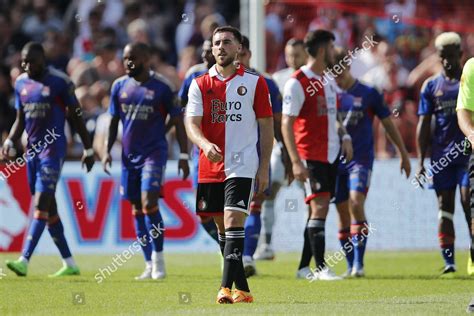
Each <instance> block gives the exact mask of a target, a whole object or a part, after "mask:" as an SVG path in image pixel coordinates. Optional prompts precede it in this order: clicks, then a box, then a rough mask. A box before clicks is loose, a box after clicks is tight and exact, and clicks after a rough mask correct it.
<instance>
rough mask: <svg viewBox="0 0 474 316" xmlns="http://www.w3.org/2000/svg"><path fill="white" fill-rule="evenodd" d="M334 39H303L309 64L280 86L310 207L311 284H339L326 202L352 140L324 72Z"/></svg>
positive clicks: (288, 139) (288, 136)
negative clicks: (328, 248) (327, 255)
mask: <svg viewBox="0 0 474 316" xmlns="http://www.w3.org/2000/svg"><path fill="white" fill-rule="evenodd" d="M334 40H335V37H334V34H333V33H331V32H329V31H326V30H317V31H311V32H308V34H306V37H305V48H306V51H307V52H308V55H309V57H308V62H307V64H306V65H304V66H303V67H301V68H300V69H299V70H297V71H296V72H295V73H294V74H293V75H292V78H291V79H290V80H289V81H288V82H287V83H286V85H285V93H284V97H283V119H282V133H283V138H284V140H285V145H286V146H287V149H288V153H289V155H290V157H291V162H292V169H293V174H294V177H295V179H297V180H299V181H301V182H304V184H305V191H306V199H305V202H306V203H307V204H309V205H310V207H311V214H310V217H309V219H308V223H307V225H306V231H307V232H306V235H307V239H306V240H307V242H305V244H306V248H307V247H308V246H310V249H311V252H312V254H313V257H314V259H315V260H316V267H317V269H316V271H315V273H314V278H313V279H315V280H328V281H331V280H340V279H341V278H340V277H338V276H336V275H335V273H334V272H333V271H332V270H331V269H330V268H329V267H328V266H327V265H326V262H325V259H324V251H325V244H326V240H325V222H326V217H327V214H328V211H329V200H330V199H331V197H332V196H333V195H334V189H335V184H336V183H335V182H336V181H335V180H336V173H337V164H338V158H339V155H340V154H342V155H343V156H344V157H346V159H347V160H348V161H350V160H351V159H352V143H351V137H350V136H349V135H348V134H347V131H346V130H345V128H344V126H343V125H342V124H340V123H339V122H338V120H337V94H336V88H337V87H336V84H335V82H334V81H333V80H328V78H327V77H325V70H326V69H327V68H328V67H331V66H332V65H333V64H334ZM341 141H342V144H341ZM304 248H305V246H303V249H304ZM303 259H304V258H303V257H302V260H303ZM308 265H309V262H308ZM304 268H306V269H307V270H309V268H308V267H301V264H300V270H301V269H304Z"/></svg>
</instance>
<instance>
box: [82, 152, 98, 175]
mask: <svg viewBox="0 0 474 316" xmlns="http://www.w3.org/2000/svg"><path fill="white" fill-rule="evenodd" d="M81 162H82V168H84V166H86V170H87V172H89V171H91V170H92V167H93V166H94V163H95V159H94V155H92V156H87V154H85V153H84V154H83V155H82V158H81Z"/></svg>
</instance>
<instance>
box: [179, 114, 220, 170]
mask: <svg viewBox="0 0 474 316" xmlns="http://www.w3.org/2000/svg"><path fill="white" fill-rule="evenodd" d="M201 121H202V116H192V117H186V119H185V127H186V133H187V134H188V137H189V139H190V140H191V141H192V142H193V143H194V144H196V146H198V147H199V148H201V149H202V151H204V154H205V155H206V157H207V159H209V160H210V161H211V162H214V163H215V162H219V161H222V159H223V156H222V154H221V153H222V151H221V149H220V148H219V146H217V145H216V144H213V143H211V142H210V141H209V140H207V138H206V137H204V134H203V133H202V130H201Z"/></svg>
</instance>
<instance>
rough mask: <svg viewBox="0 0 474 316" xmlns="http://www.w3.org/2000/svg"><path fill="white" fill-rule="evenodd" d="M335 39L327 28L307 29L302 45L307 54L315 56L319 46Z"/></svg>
mask: <svg viewBox="0 0 474 316" xmlns="http://www.w3.org/2000/svg"><path fill="white" fill-rule="evenodd" d="M335 39H336V37H335V36H334V34H333V33H332V32H330V31H327V30H317V31H309V32H308V33H307V34H306V36H305V38H304V45H305V48H306V51H307V52H308V54H309V55H311V56H313V57H316V55H317V53H318V50H319V49H320V48H321V47H324V46H326V45H327V44H328V43H329V42H330V41H334V40H335Z"/></svg>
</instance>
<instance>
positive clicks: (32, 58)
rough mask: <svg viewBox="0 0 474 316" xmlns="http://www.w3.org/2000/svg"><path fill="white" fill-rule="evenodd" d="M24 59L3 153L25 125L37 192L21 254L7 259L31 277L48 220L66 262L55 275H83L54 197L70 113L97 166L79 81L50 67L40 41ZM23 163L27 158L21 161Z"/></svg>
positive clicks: (85, 160)
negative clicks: (79, 96) (32, 261)
mask: <svg viewBox="0 0 474 316" xmlns="http://www.w3.org/2000/svg"><path fill="white" fill-rule="evenodd" d="M21 58H22V61H21V67H22V68H23V70H24V71H25V73H23V74H21V75H20V76H19V77H18V79H17V80H16V83H15V107H16V110H17V117H16V121H15V124H14V125H13V127H12V130H11V132H10V135H9V136H8V138H7V140H6V141H5V143H4V145H3V149H2V153H3V155H4V157H9V151H10V149H11V148H12V147H13V144H14V143H15V142H16V141H17V140H18V139H19V138H20V137H21V134H22V133H23V130H26V133H27V135H28V145H27V152H26V165H27V168H28V182H29V186H30V191H31V194H33V195H34V201H35V202H34V203H35V212H34V219H33V221H32V222H31V226H30V230H29V232H28V237H27V238H26V243H25V245H24V248H23V252H22V255H21V257H20V258H19V259H18V260H15V261H9V260H7V262H6V264H7V267H8V268H9V269H10V270H12V271H13V272H15V273H16V274H17V275H18V276H26V274H27V272H28V263H29V261H30V259H31V256H32V255H33V252H34V250H35V248H36V245H37V244H38V242H39V239H40V238H41V235H42V233H43V231H44V228H45V226H46V225H47V226H48V231H49V233H50V235H51V237H52V238H53V241H54V243H55V244H56V247H58V249H59V252H60V253H61V256H62V258H63V267H62V268H61V269H60V270H59V271H57V272H56V273H55V274H53V275H51V276H53V277H60V276H66V275H78V274H80V272H79V268H78V267H77V265H76V263H75V261H74V258H73V257H72V254H71V251H70V250H69V246H68V244H67V241H66V238H65V236H64V227H63V224H62V222H61V219H60V218H59V214H58V205H57V203H56V198H55V192H56V185H57V182H58V180H59V176H60V174H61V168H62V166H63V162H64V157H65V155H66V136H65V135H64V123H65V120H66V118H68V121H69V123H70V124H71V125H72V126H73V127H74V128H75V130H77V131H78V133H79V136H80V137H81V140H82V143H83V144H84V148H85V150H84V155H83V156H82V166H84V165H85V166H86V168H87V172H89V171H90V170H91V169H92V166H93V165H94V151H93V149H92V143H91V140H90V139H89V134H88V132H87V129H86V127H85V125H84V121H83V120H82V118H81V109H80V107H79V102H78V101H77V99H76V96H75V94H74V84H73V83H72V82H71V80H70V79H69V78H68V77H67V76H66V74H64V73H62V72H60V71H59V70H56V69H54V68H52V67H47V66H46V59H45V53H44V49H43V47H42V46H41V44H39V43H35V42H30V43H28V44H26V45H25V47H23V50H22V52H21ZM10 158H12V157H10ZM16 161H18V159H17V160H16ZM24 163H25V162H24V161H23V163H22V164H24ZM79 202H80V201H79Z"/></svg>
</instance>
